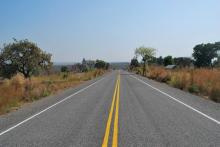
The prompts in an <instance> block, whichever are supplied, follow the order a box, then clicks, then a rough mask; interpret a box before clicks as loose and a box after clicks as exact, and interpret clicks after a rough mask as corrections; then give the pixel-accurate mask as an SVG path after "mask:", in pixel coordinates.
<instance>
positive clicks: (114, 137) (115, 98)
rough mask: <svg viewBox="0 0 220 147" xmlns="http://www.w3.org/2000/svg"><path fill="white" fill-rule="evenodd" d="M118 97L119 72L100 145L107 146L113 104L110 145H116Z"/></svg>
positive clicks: (115, 146)
mask: <svg viewBox="0 0 220 147" xmlns="http://www.w3.org/2000/svg"><path fill="white" fill-rule="evenodd" d="M119 97H120V74H119V75H118V77H117V81H116V85H115V90H114V94H113V98H112V104H111V108H110V112H109V116H108V121H107V125H106V130H105V136H104V139H103V143H102V147H108V140H109V134H110V128H111V122H112V115H113V111H114V106H115V118H114V130H113V137H112V147H117V146H118V115H119ZM115 103H116V104H115Z"/></svg>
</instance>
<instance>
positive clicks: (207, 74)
mask: <svg viewBox="0 0 220 147" xmlns="http://www.w3.org/2000/svg"><path fill="white" fill-rule="evenodd" d="M147 77H148V78H151V79H154V80H157V81H160V82H165V83H167V84H169V85H171V86H173V87H176V88H179V89H182V90H185V91H189V92H191V93H195V94H199V95H202V96H204V97H207V98H210V99H211V100H213V101H215V102H220V70H219V69H189V68H183V69H174V70H166V69H164V68H163V67H158V66H151V67H149V69H148V74H147Z"/></svg>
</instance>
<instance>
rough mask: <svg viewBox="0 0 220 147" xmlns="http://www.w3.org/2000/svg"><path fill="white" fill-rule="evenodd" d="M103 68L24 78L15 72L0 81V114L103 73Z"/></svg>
mask: <svg viewBox="0 0 220 147" xmlns="http://www.w3.org/2000/svg"><path fill="white" fill-rule="evenodd" d="M104 73H105V71H103V70H94V71H90V72H87V73H68V74H67V73H60V74H53V75H49V76H37V77H32V78H31V79H25V78H24V77H23V76H22V75H21V74H17V75H16V76H14V77H13V78H12V79H10V80H8V79H6V80H3V81H0V114H3V113H6V112H9V111H11V110H13V109H17V107H19V106H20V105H21V104H23V103H25V102H30V101H34V100H37V99H39V98H42V97H45V96H48V95H50V94H54V93H56V92H57V91H60V90H63V89H65V88H69V87H73V86H76V85H78V84H80V83H82V82H83V81H87V80H90V79H93V78H95V77H97V76H100V75H102V74H104Z"/></svg>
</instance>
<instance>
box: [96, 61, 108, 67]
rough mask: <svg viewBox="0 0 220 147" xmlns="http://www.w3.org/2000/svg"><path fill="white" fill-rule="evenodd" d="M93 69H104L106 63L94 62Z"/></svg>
mask: <svg viewBox="0 0 220 147" xmlns="http://www.w3.org/2000/svg"><path fill="white" fill-rule="evenodd" d="M95 68H98V69H106V63H105V61H103V60H96V63H95Z"/></svg>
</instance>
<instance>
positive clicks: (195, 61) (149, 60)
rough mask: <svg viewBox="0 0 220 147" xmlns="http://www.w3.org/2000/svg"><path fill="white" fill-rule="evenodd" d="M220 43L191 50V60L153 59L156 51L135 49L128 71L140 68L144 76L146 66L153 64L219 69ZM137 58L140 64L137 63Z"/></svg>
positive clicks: (146, 48) (142, 48) (175, 58)
mask: <svg viewBox="0 0 220 147" xmlns="http://www.w3.org/2000/svg"><path fill="white" fill-rule="evenodd" d="M219 53H220V42H215V43H207V44H203V43H202V44H198V45H196V46H195V47H194V48H193V53H192V58H190V57H174V58H173V57H172V56H171V55H168V56H166V57H162V56H160V57H155V55H156V49H154V48H149V47H144V46H141V47H139V48H136V49H135V57H134V58H133V59H131V62H130V69H133V68H135V67H139V66H141V64H142V65H143V66H142V71H143V75H145V74H146V65H148V64H154V65H159V66H167V65H172V64H174V65H177V66H178V67H181V68H182V67H190V66H192V65H193V66H195V67H197V68H213V67H220V54H219ZM138 57H141V60H142V62H141V63H139V61H138Z"/></svg>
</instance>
